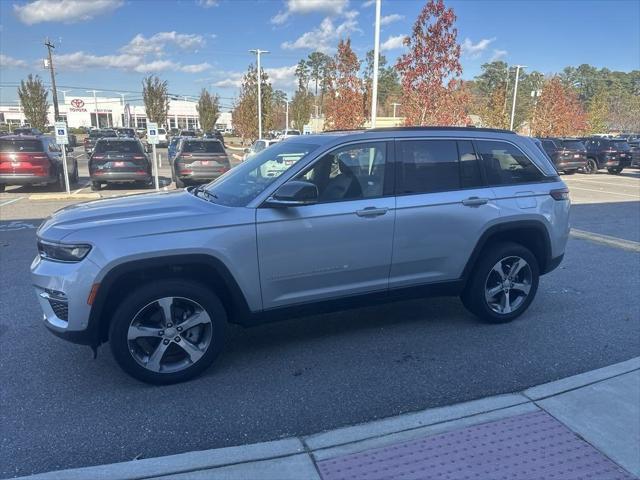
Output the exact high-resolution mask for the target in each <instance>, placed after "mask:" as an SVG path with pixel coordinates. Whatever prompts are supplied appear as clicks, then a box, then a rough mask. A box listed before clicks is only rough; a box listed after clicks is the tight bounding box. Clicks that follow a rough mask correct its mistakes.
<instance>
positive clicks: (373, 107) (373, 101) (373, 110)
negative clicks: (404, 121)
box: [371, 0, 395, 128]
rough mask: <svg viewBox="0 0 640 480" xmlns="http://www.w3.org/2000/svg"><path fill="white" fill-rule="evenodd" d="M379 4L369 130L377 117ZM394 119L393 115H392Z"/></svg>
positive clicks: (373, 126)
mask: <svg viewBox="0 0 640 480" xmlns="http://www.w3.org/2000/svg"><path fill="white" fill-rule="evenodd" d="M380 3H381V0H376V24H375V29H374V32H375V33H374V40H373V41H374V43H373V87H372V92H371V128H376V117H377V115H378V62H379V57H380ZM394 117H395V115H394Z"/></svg>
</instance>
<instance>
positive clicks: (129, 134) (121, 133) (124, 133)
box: [116, 127, 138, 138]
mask: <svg viewBox="0 0 640 480" xmlns="http://www.w3.org/2000/svg"><path fill="white" fill-rule="evenodd" d="M116 133H117V134H118V137H125V138H138V137H137V136H136V131H135V129H133V128H128V127H121V128H116Z"/></svg>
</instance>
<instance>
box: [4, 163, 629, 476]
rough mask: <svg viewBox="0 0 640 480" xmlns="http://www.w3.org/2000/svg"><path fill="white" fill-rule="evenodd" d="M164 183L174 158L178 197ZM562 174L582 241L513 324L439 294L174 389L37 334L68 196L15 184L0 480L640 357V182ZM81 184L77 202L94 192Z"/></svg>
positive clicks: (203, 445) (441, 400) (241, 344)
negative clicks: (51, 240) (58, 220)
mask: <svg viewBox="0 0 640 480" xmlns="http://www.w3.org/2000/svg"><path fill="white" fill-rule="evenodd" d="M164 158H165V159H166V154H165V156H164ZM79 161H80V167H81V176H82V172H83V171H84V172H85V175H84V181H85V183H86V159H85V160H83V159H82V158H80V159H79ZM83 162H84V163H83ZM83 169H84V170H83ZM168 172H169V171H168V168H167V167H166V162H165V166H164V167H163V169H161V170H160V173H161V176H162V177H163V178H164V180H165V182H163V188H165V187H166V188H167V189H171V188H174V185H173V184H171V185H168V184H167V183H168V182H167V180H168V179H169V177H170V175H169V173H168ZM563 178H564V180H565V181H566V182H567V184H568V185H569V187H570V189H571V197H572V201H573V203H574V207H573V209H572V227H573V228H574V229H576V231H575V232H574V234H573V235H572V238H571V239H570V241H569V245H568V248H567V253H566V257H565V260H564V262H563V263H562V265H561V266H560V267H559V268H558V269H557V270H555V271H554V272H552V273H550V274H549V275H547V276H545V277H543V278H542V279H541V283H540V290H539V292H538V295H537V298H536V300H535V301H534V302H533V304H532V306H531V308H530V309H529V311H528V312H527V313H526V314H525V315H524V316H523V317H521V318H520V319H518V320H516V321H515V322H513V323H511V324H506V325H486V324H482V323H480V322H478V321H477V320H476V319H475V318H474V317H473V316H471V315H470V314H469V313H467V312H466V310H464V308H463V307H462V305H461V303H460V302H459V301H458V300H457V299H455V298H438V299H429V300H413V301H406V302H399V303H395V304H390V305H385V306H382V307H375V308H374V307H371V308H362V309H358V310H351V311H346V312H341V313H337V314H331V315H318V316H313V317H307V318H304V319H298V320H292V321H285V322H281V323H277V324H271V325H264V326H261V327H256V328H252V329H241V328H233V329H232V332H231V338H230V342H229V345H228V347H227V349H226V352H225V353H224V355H223V356H222V357H221V358H220V360H219V361H218V362H217V363H216V364H215V365H214V366H213V367H212V368H211V369H209V370H208V371H207V372H206V373H205V374H204V375H203V376H202V377H200V378H197V379H196V380H194V381H191V382H188V383H185V384H180V385H172V386H166V387H152V386H149V385H145V384H141V383H139V382H137V381H135V380H133V379H131V378H129V377H128V376H126V375H125V374H124V373H122V372H121V371H120V369H119V368H118V367H117V366H116V364H115V362H114V360H113V358H112V357H111V354H110V352H109V350H108V348H101V349H100V351H99V355H98V358H97V359H96V360H93V359H92V355H91V352H90V350H89V349H88V348H86V347H82V346H76V345H72V344H69V343H66V342H64V341H62V340H59V339H57V338H55V337H53V336H52V335H51V334H49V333H48V332H47V331H46V330H45V328H44V327H43V326H42V325H41V312H40V309H39V306H38V304H37V302H36V300H35V297H34V294H33V291H32V288H31V286H30V281H29V265H30V263H31V260H32V259H33V257H34V256H35V254H36V249H35V228H37V226H38V225H39V224H40V222H41V221H42V220H43V219H44V218H46V216H48V215H49V214H50V213H52V212H53V211H55V210H56V209H58V208H61V207H63V206H65V205H68V204H69V203H70V201H69V200H64V199H63V200H59V199H58V198H56V199H50V200H34V199H30V197H31V196H32V195H34V194H37V193H42V192H40V191H39V189H36V188H32V189H26V188H13V187H12V188H8V189H7V191H6V192H5V193H2V194H0V220H1V221H0V262H1V265H2V268H1V269H0V294H1V297H0V301H1V303H0V382H1V385H2V388H1V389H0V425H2V429H1V431H0V477H8V476H9V477H10V476H17V475H25V474H29V473H36V472H41V471H48V470H55V469H60V468H71V467H79V466H85V465H95V464H102V463H108V462H116V461H124V460H131V459H133V458H136V457H138V458H139V457H154V456H159V455H166V454H172V453H179V452H186V451H190V450H201V449H208V448H216V447H222V446H230V445H239V444H243V443H248V442H256V441H263V440H271V439H276V438H281V437H287V436H291V435H302V434H309V433H313V432H318V431H322V430H325V429H330V428H335V427H339V426H343V425H349V424H354V423H359V422H364V421H369V420H372V419H375V418H381V417H387V416H390V415H396V414H399V413H404V412H409V411H414V410H420V409H424V408H429V407H434V406H440V405H447V404H451V403H456V402H460V401H465V400H471V399H474V398H479V397H483V396H487V395H494V394H499V393H505V392H512V391H518V390H522V389H524V388H527V387H529V386H531V385H535V384H540V383H543V382H547V381H551V380H555V379H558V378H562V377H565V376H569V375H574V374H577V373H581V372H584V371H587V370H591V369H594V368H599V367H603V366H606V365H610V364H613V363H616V362H620V361H623V360H627V359H629V358H632V357H634V356H637V355H640V297H639V296H638V291H639V288H640V253H639V252H640V171H638V170H625V171H624V172H623V173H622V175H620V176H612V175H608V174H606V173H599V174H597V175H581V174H576V175H573V176H565V177H563ZM81 187H82V184H81V185H79V186H78V187H77V188H76V190H74V192H76V195H82V194H83V193H89V192H90V190H89V188H88V187H83V188H82V189H81ZM138 192H140V191H138ZM129 193H133V192H131V191H129V190H124V189H107V190H103V191H101V192H100V195H101V196H103V197H105V196H111V195H121V194H129ZM78 200H80V198H79V197H78V198H77V199H74V200H71V201H72V202H73V201H78Z"/></svg>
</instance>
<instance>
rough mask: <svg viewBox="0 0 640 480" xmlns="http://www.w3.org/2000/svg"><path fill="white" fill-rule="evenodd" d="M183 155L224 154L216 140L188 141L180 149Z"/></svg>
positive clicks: (222, 148)
mask: <svg viewBox="0 0 640 480" xmlns="http://www.w3.org/2000/svg"><path fill="white" fill-rule="evenodd" d="M182 151H183V152H184V153H225V152H224V147H223V146H222V144H221V143H220V142H218V141H217V140H214V141H211V140H209V141H207V140H199V141H193V140H189V141H187V142H184V145H183V147H182Z"/></svg>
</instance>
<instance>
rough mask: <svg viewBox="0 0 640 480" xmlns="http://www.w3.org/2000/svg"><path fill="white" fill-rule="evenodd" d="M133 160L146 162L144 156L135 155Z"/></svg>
mask: <svg viewBox="0 0 640 480" xmlns="http://www.w3.org/2000/svg"><path fill="white" fill-rule="evenodd" d="M133 159H134V160H144V157H143V156H142V155H134V156H133Z"/></svg>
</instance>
